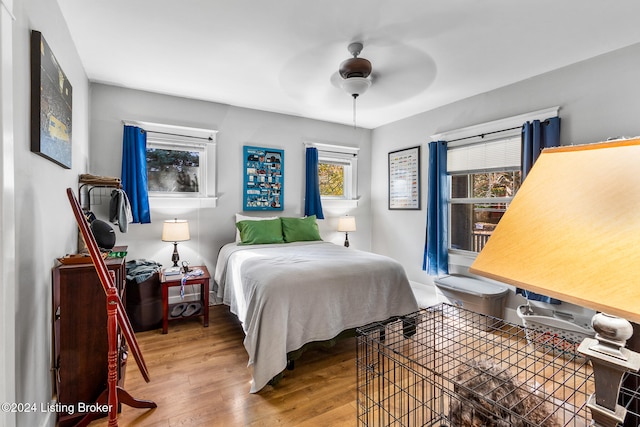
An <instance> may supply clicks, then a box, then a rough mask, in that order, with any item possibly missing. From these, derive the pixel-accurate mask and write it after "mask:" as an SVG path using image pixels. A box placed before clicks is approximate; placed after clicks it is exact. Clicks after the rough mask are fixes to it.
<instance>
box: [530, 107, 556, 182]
mask: <svg viewBox="0 0 640 427" xmlns="http://www.w3.org/2000/svg"><path fill="white" fill-rule="evenodd" d="M559 145H560V117H552V118H550V119H547V120H545V121H543V122H541V121H540V120H534V121H533V122H526V123H525V124H524V125H522V180H523V181H524V179H525V178H526V177H527V174H528V173H529V171H530V170H531V167H532V166H533V164H534V163H535V161H536V160H537V159H538V156H539V155H540V152H541V151H542V150H543V149H545V148H549V147H557V146H559Z"/></svg>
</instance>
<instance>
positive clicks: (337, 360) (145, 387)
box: [90, 305, 357, 427]
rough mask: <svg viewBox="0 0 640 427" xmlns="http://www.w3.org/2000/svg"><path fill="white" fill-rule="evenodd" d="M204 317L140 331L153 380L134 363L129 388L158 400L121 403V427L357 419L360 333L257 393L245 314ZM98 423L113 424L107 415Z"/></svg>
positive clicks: (219, 309)
mask: <svg viewBox="0 0 640 427" xmlns="http://www.w3.org/2000/svg"><path fill="white" fill-rule="evenodd" d="M198 320H199V319H191V320H184V321H178V322H171V323H170V324H169V333H168V334H166V335H163V334H161V333H160V332H161V331H160V329H158V330H154V331H146V332H141V333H138V334H136V337H137V339H138V343H139V345H140V349H141V351H142V354H143V356H144V359H145V362H146V364H147V367H148V369H149V373H150V376H151V382H149V383H146V382H145V381H144V379H143V378H142V375H141V374H140V372H139V371H138V370H137V367H136V365H135V364H134V363H128V364H127V368H126V369H127V370H126V378H125V384H124V388H125V389H126V390H127V391H128V392H129V393H130V394H131V395H132V396H134V397H136V398H139V399H148V400H152V401H154V402H156V403H157V405H158V407H157V408H155V409H152V410H147V409H135V408H130V407H127V406H123V407H122V412H121V413H120V414H119V417H118V423H119V425H120V426H140V427H142V426H154V427H155V426H161V427H177V426H180V427H199V426H251V427H262V426H265V427H270V426H328V425H331V426H355V425H356V424H357V423H356V362H355V340H354V339H353V338H350V339H346V340H344V341H341V342H339V343H338V344H337V345H336V346H335V347H333V348H331V349H318V350H311V351H308V352H306V353H304V354H303V356H302V358H301V359H300V360H299V361H297V363H296V367H295V369H294V370H293V371H286V372H285V376H284V378H283V379H282V380H281V381H280V383H278V384H277V385H276V386H275V387H274V386H270V385H268V386H266V387H265V388H264V389H263V390H261V391H260V392H259V393H257V394H250V393H249V388H250V381H251V374H250V370H249V368H248V367H247V361H248V356H247V353H246V351H245V349H244V346H243V344H242V341H243V339H244V334H243V332H242V327H241V325H240V323H239V321H238V319H237V318H236V317H235V316H234V315H233V314H231V313H230V312H229V308H228V307H226V306H223V305H217V306H212V307H210V318H209V327H208V328H203V327H202V323H201V321H200V322H199V321H198ZM90 425H91V426H92V427H101V426H107V418H102V419H99V420H96V421H94V422H92V423H91V424H90Z"/></svg>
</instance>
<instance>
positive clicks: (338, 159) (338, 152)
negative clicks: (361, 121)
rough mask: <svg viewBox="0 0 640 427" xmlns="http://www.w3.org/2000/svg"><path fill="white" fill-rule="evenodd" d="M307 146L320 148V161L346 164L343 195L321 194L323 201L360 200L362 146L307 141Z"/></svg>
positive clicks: (345, 201) (350, 201)
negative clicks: (359, 175) (359, 179)
mask: <svg viewBox="0 0 640 427" xmlns="http://www.w3.org/2000/svg"><path fill="white" fill-rule="evenodd" d="M305 146H306V147H315V148H316V149H317V150H318V163H329V164H340V165H343V166H344V182H343V186H344V191H343V194H344V195H343V196H342V197H340V196H328V195H327V196H323V195H321V196H320V199H321V200H322V203H323V204H324V203H325V202H327V203H329V204H330V203H353V202H356V201H357V200H358V152H359V150H360V148H358V147H351V146H346V145H332V144H321V143H315V142H306V143H305Z"/></svg>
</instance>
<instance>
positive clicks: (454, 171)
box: [447, 132, 521, 252]
mask: <svg viewBox="0 0 640 427" xmlns="http://www.w3.org/2000/svg"><path fill="white" fill-rule="evenodd" d="M447 172H448V174H449V175H450V183H451V186H450V190H451V193H450V198H449V203H450V206H449V217H450V218H449V219H450V224H449V230H450V234H449V242H450V243H449V244H450V249H452V250H461V251H469V252H480V251H481V250H482V248H483V247H484V245H485V244H486V243H487V240H489V237H490V236H491V234H492V233H493V230H494V229H495V227H496V225H497V224H498V222H499V221H500V218H502V215H504V212H505V211H506V210H507V207H508V206H509V203H510V202H511V200H512V199H513V196H514V195H515V193H516V192H517V191H518V189H519V188H520V181H521V178H520V176H521V174H520V135H519V132H518V135H516V136H514V135H509V136H507V137H503V138H499V139H494V140H492V141H483V142H476V143H470V144H465V145H457V146H456V145H455V144H452V146H450V147H449V149H448V152H447Z"/></svg>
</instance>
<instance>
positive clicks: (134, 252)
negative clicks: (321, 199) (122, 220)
mask: <svg viewBox="0 0 640 427" xmlns="http://www.w3.org/2000/svg"><path fill="white" fill-rule="evenodd" d="M122 120H136V121H146V122H152V123H163V124H171V125H179V126H187V127H196V128H207V129H216V130H218V131H219V132H218V134H217V158H218V161H217V187H218V195H219V200H218V203H217V207H215V208H202V209H194V208H188V207H185V205H184V204H181V203H179V202H178V203H175V204H174V205H172V206H170V207H163V208H153V206H154V204H153V200H152V201H151V203H152V210H151V221H152V222H151V224H131V225H130V226H129V231H128V232H127V233H126V234H122V233H120V232H119V231H117V244H127V245H128V246H129V257H128V258H130V259H134V258H135V259H138V258H143V259H152V260H155V261H157V262H159V263H162V264H164V265H170V259H171V252H172V251H173V246H172V245H171V244H170V243H165V242H162V241H161V240H160V235H161V233H162V221H164V220H165V219H171V218H173V217H176V216H177V217H178V218H182V219H187V220H189V226H190V231H191V235H192V236H191V237H192V239H191V240H190V241H188V242H182V243H180V244H179V252H180V256H181V259H184V260H188V261H189V262H191V263H192V264H193V265H195V264H199V263H204V264H205V265H207V266H208V268H209V270H210V271H213V268H214V267H215V261H216V258H217V253H218V250H219V249H220V247H221V246H222V245H223V244H225V243H227V242H231V241H233V240H234V233H235V224H234V215H235V213H236V212H242V179H243V175H242V165H243V161H242V146H243V145H254V146H260V147H271V148H278V149H284V159H285V161H284V174H285V182H284V205H285V206H284V208H285V209H284V211H276V212H277V214H278V215H282V216H301V215H303V214H304V199H303V197H304V148H305V147H304V144H303V143H304V142H305V141H315V142H324V143H329V144H342V145H349V146H357V147H360V153H359V156H358V159H359V160H358V183H359V186H358V188H359V196H360V200H359V203H358V207H357V208H355V209H353V210H348V211H347V210H339V209H338V210H334V211H331V210H328V209H326V208H325V220H323V221H319V226H320V232H321V235H322V237H323V239H324V240H329V241H335V242H338V243H339V242H341V241H342V240H344V235H343V234H341V233H337V232H336V231H335V228H336V226H337V219H336V218H337V216H339V215H343V214H345V213H347V212H348V213H349V214H350V215H354V216H356V217H357V221H358V231H357V232H355V233H352V235H350V236H349V237H350V240H351V241H352V243H353V246H354V247H356V248H359V249H364V250H369V249H370V247H371V237H370V233H369V232H368V231H367V230H370V227H371V226H370V222H371V218H370V196H369V192H370V188H371V183H370V175H371V150H370V138H371V131H369V130H365V129H357V130H355V129H353V128H352V127H350V126H344V125H338V124H332V123H326V122H321V121H317V120H309V119H303V118H299V117H292V116H287V115H282V114H274V113H267V112H263V111H257V110H250V109H245V108H238V107H233V106H229V105H222V104H216V103H211V102H203V101H196V100H192V99H185V98H177V97H172V96H167V95H159V94H154V93H149V92H142V91H137V90H130V89H123V88H119V87H114V86H108V85H103V84H92V85H91V144H90V146H91V163H90V167H89V170H90V171H91V173H93V174H97V175H108V176H118V177H119V176H120V174H121V161H122V127H123V124H122ZM105 203H106V205H108V199H105ZM105 208H106V206H104V207H102V208H101V207H99V206H96V207H95V211H96V213H97V214H98V215H99V216H101V217H103V216H106V215H107V211H106V210H105ZM245 215H251V213H250V212H245ZM361 230H362V231H361Z"/></svg>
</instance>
